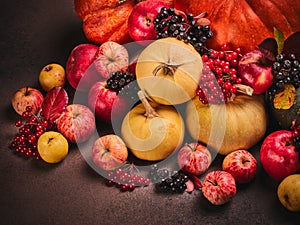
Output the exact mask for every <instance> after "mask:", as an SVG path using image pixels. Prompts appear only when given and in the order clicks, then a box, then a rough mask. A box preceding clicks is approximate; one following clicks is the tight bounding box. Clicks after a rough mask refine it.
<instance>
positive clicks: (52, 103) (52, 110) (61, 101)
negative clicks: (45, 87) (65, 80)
mask: <svg viewBox="0 0 300 225" xmlns="http://www.w3.org/2000/svg"><path fill="white" fill-rule="evenodd" d="M68 101H69V98H68V94H67V92H66V91H65V89H64V88H62V87H55V88H53V89H51V90H50V91H49V92H48V93H47V95H46V96H45V99H44V102H43V104H42V113H43V115H44V118H45V119H46V120H48V121H49V122H54V121H55V120H56V119H57V118H58V117H59V116H60V115H61V114H62V112H63V111H64V110H65V108H66V106H67V105H68Z"/></svg>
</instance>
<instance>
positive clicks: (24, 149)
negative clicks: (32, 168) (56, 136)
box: [11, 106, 56, 159]
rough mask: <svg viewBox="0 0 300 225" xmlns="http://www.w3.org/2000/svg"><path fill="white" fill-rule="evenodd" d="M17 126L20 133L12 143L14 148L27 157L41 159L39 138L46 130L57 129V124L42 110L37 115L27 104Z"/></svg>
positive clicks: (16, 123) (16, 151) (17, 121)
mask: <svg viewBox="0 0 300 225" xmlns="http://www.w3.org/2000/svg"><path fill="white" fill-rule="evenodd" d="M15 126H16V127H17V128H18V133H17V134H16V135H15V136H14V138H13V141H12V143H11V148H12V150H13V151H14V152H15V153H18V154H20V155H23V156H25V157H27V158H29V157H34V158H35V159H40V155H39V152H38V150H37V141H38V138H39V137H40V136H41V135H42V134H43V133H44V132H46V131H50V130H56V126H55V124H54V123H50V122H49V121H48V120H46V119H45V118H44V117H43V115H42V113H41V112H40V113H38V114H37V115H35V114H34V113H32V107H31V106H27V107H26V110H25V111H24V112H23V113H22V119H18V120H16V122H15Z"/></svg>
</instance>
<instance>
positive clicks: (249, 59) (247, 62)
mask: <svg viewBox="0 0 300 225" xmlns="http://www.w3.org/2000/svg"><path fill="white" fill-rule="evenodd" d="M262 60H263V53H262V52H261V51H260V50H253V51H250V52H248V53H246V54H245V55H243V56H242V58H241V59H240V60H239V64H238V73H239V76H240V77H241V79H242V81H243V84H246V85H249V86H250V87H252V88H253V89H254V91H253V94H261V93H264V92H265V91H266V90H268V89H269V88H270V87H271V85H272V81H273V75H272V68H271V67H270V66H265V65H264V64H263V63H262Z"/></svg>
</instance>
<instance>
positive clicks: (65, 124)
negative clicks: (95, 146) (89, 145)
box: [57, 104, 96, 143]
mask: <svg viewBox="0 0 300 225" xmlns="http://www.w3.org/2000/svg"><path fill="white" fill-rule="evenodd" d="M57 129H58V131H59V132H60V133H62V134H63V135H64V136H65V137H66V138H67V140H68V141H69V142H72V143H81V142H84V141H87V140H88V139H89V138H90V137H91V136H92V134H93V133H94V131H95V129H96V123H95V117H94V114H93V112H92V111H91V110H90V108H88V107H87V106H85V105H81V104H71V105H68V106H67V107H66V110H65V111H64V112H63V113H62V114H61V116H60V117H59V118H58V119H57Z"/></svg>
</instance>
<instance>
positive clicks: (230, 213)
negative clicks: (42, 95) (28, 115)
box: [0, 0, 300, 225]
mask: <svg viewBox="0 0 300 225" xmlns="http://www.w3.org/2000/svg"><path fill="white" fill-rule="evenodd" d="M0 35H1V38H0V77H1V78H0V79H1V88H0V103H1V104H0V105H1V111H0V118H1V119H0V127H1V133H0V134H1V137H0V146H1V154H0V174H1V177H0V180H1V185H0V213H1V217H0V224H39V225H48V224H49V225H54V224H59V225H62V224H73V225H74V224H78V225H79V224H80V225H84V224H103V225H109V224H138V225H142V224H143V225H144V224H145V225H146V224H173V225H174V224H189V225H192V224H224V225H225V224H226V225H227V224H274V225H275V224H281V225H283V224H284V225H287V224H297V223H298V224H300V215H299V214H296V213H290V212H288V211H287V210H285V209H284V208H283V207H282V206H281V205H280V203H279V201H278V199H277V195H276V187H277V183H276V182H274V181H272V180H271V179H270V178H268V177H267V175H266V174H265V172H264V171H263V169H262V167H261V165H259V169H258V174H257V176H256V179H255V180H254V181H253V182H252V183H250V184H248V185H245V186H239V187H238V193H237V195H236V197H235V198H234V199H233V200H232V201H231V202H230V203H228V204H226V205H223V206H212V205H210V204H209V203H208V202H207V201H206V200H205V199H204V198H203V196H202V194H201V192H199V191H195V192H194V193H192V194H187V193H185V194H182V195H171V194H158V193H155V190H154V187H153V186H149V187H145V188H137V189H136V190H135V191H134V192H132V193H130V192H126V193H121V192H120V191H119V190H118V189H116V188H108V187H106V186H105V184H104V181H103V178H102V177H101V176H100V175H98V174H97V173H96V172H94V170H93V169H92V168H91V167H90V166H89V165H88V164H87V163H86V161H85V160H84V159H83V157H82V155H81V153H80V152H79V150H78V149H77V148H76V146H72V148H71V150H70V152H69V155H68V157H67V158H66V159H65V160H64V161H63V162H62V163H60V164H57V165H49V164H46V163H44V162H42V161H39V162H37V161H35V160H24V159H22V158H20V157H18V156H16V155H14V154H12V152H11V151H10V150H9V148H8V146H9V144H10V141H11V140H12V137H13V135H14V134H15V132H16V129H15V128H14V121H15V120H16V119H17V118H18V116H17V115H16V113H15V112H14V111H13V109H12V108H11V105H10V100H11V97H12V95H13V93H14V92H15V91H16V90H17V89H19V88H21V87H25V86H33V87H37V88H39V86H38V73H39V71H40V70H41V68H42V67H43V66H44V65H46V64H48V63H51V62H57V63H61V64H62V65H65V62H66V60H67V57H68V54H69V53H70V51H71V49H72V48H73V47H75V46H76V45H77V44H80V43H84V42H87V40H86V39H85V37H84V35H83V33H82V29H81V21H80V20H79V19H78V17H77V16H76V14H75V12H74V10H73V1H72V0H52V1H48V0H39V1H33V0H26V1H24V0H9V1H8V0H2V1H1V3H0ZM100 130H101V131H100V132H102V134H104V133H108V132H109V131H110V130H109V129H108V128H105V127H101V128H100ZM251 151H252V152H253V153H254V155H255V157H256V158H257V159H259V157H258V156H259V145H257V146H256V147H255V148H253V149H252V150H251ZM221 161H222V157H217V159H216V160H215V161H214V164H213V166H212V167H211V168H210V170H212V169H218V168H220V165H221Z"/></svg>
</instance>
